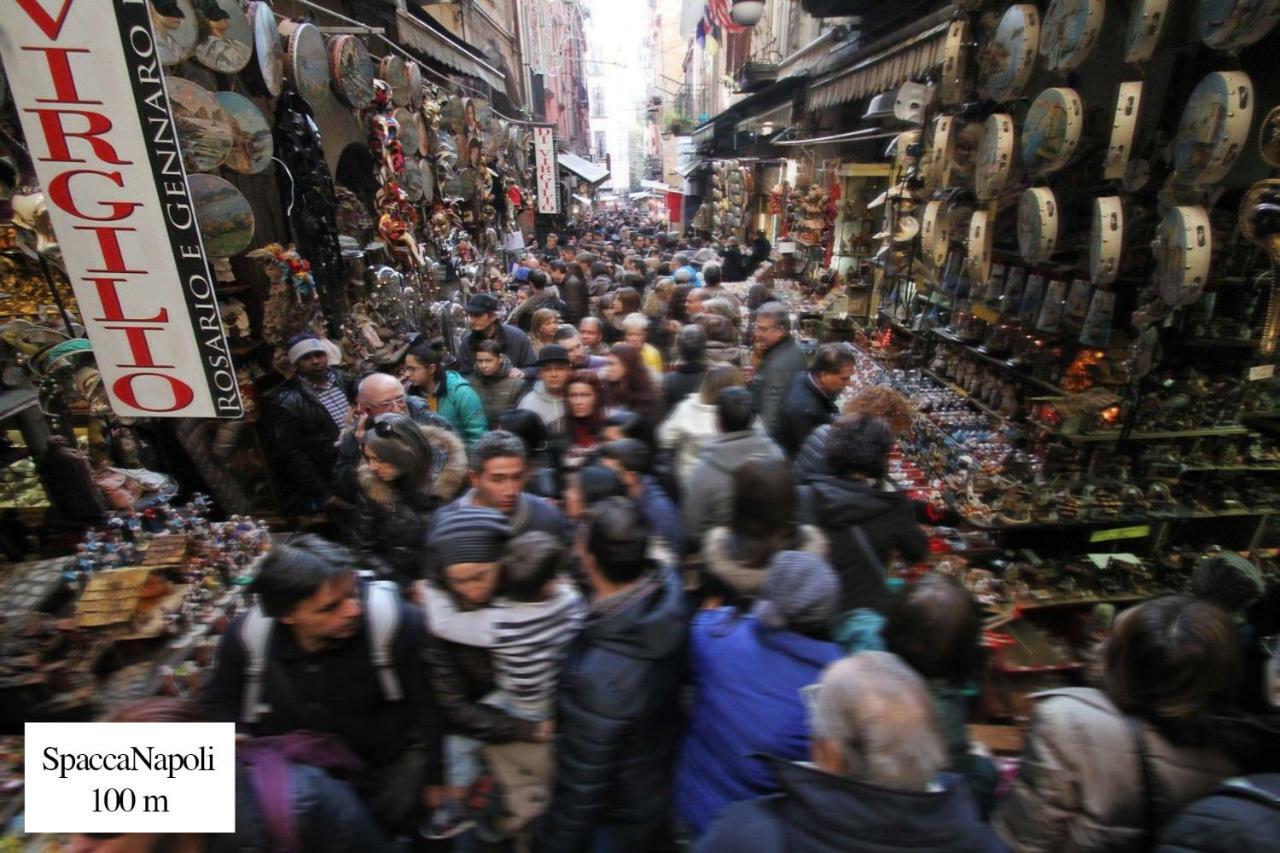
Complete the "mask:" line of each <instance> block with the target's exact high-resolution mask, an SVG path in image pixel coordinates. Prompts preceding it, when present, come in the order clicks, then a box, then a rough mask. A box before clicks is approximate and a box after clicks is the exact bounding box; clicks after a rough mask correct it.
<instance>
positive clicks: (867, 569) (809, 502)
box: [800, 475, 929, 612]
mask: <svg viewBox="0 0 1280 853" xmlns="http://www.w3.org/2000/svg"><path fill="white" fill-rule="evenodd" d="M800 506H801V511H800V516H801V520H803V521H806V522H808V523H811V524H816V525H818V526H820V527H821V528H822V530H823V532H824V533H826V535H827V539H828V540H830V542H831V565H832V566H833V567H834V568H835V570H836V573H837V574H839V575H840V587H841V594H840V611H841V612H847V611H849V610H853V609H855V608H858V607H869V608H871V609H873V610H878V611H883V610H884V608H885V606H886V605H887V604H888V599H889V591H888V588H887V587H886V586H885V575H886V572H887V570H888V566H889V562H890V560H891V558H892V557H893V555H894V554H895V553H896V554H898V555H899V556H901V557H902V559H904V560H906V561H907V562H908V563H915V562H919V561H920V560H923V559H924V557H925V555H926V554H928V551H929V539H928V537H927V536H925V533H924V531H923V530H922V529H921V528H920V525H919V524H917V523H916V519H915V511H914V509H913V507H912V505H911V501H910V499H909V498H908V497H907V494H906V493H905V492H896V491H886V490H885V489H883V488H882V487H880V486H879V485H878V484H875V483H872V482H869V481H865V480H864V481H856V480H849V479H845V478H843V477H833V476H830V475H818V476H815V477H813V478H812V480H811V481H810V483H809V485H807V486H804V487H802V488H801V490H800ZM858 530H861V531H862V535H861V536H859V535H858V534H857V533H856V531H858Z"/></svg>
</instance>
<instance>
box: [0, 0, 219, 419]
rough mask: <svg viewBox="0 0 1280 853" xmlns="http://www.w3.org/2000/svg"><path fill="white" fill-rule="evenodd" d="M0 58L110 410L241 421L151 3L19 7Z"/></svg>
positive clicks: (40, 1) (10, 17)
mask: <svg viewBox="0 0 1280 853" xmlns="http://www.w3.org/2000/svg"><path fill="white" fill-rule="evenodd" d="M5 9H6V11H5V14H4V21H3V25H2V26H0V57H3V60H4V66H5V70H6V72H7V73H8V77H9V87H10V89H12V91H13V99H14V104H15V106H16V108H17V113H18V115H19V117H20V118H21V121H22V129H23V132H24V133H25V134H26V138H27V146H28V148H29V149H30V151H31V156H32V158H33V159H34V161H35V169H36V175H37V176H38V177H39V179H40V186H41V187H42V188H43V189H44V192H45V197H46V201H47V202H48V208H49V218H50V221H51V222H52V223H53V228H54V231H55V232H56V233H57V237H58V242H59V244H60V245H61V248H62V255H63V258H64V260H65V263H66V269H67V274H68V276H69V277H70V279H71V286H72V289H73V290H74V291H75V294H76V299H77V300H78V301H79V303H80V312H81V314H82V315H83V319H84V324H85V328H86V329H87V330H88V333H89V340H90V341H91V342H92V343H93V351H94V356H95V358H96V359H97V363H98V369H99V371H100V372H101V373H102V379H103V385H104V386H105V388H106V391H107V395H108V397H109V399H110V401H111V407H112V408H113V409H114V410H115V411H116V412H117V413H118V414H121V415H128V416H135V417H137V416H144V417H205V418H209V417H225V418H236V417H240V415H241V414H242V408H241V404H240V392H239V388H238V385H237V383H236V372H235V367H234V365H233V364H232V362H231V355H230V353H229V351H228V349H227V342H226V338H225V337H224V335H223V331H222V320H221V317H220V316H219V314H218V303H217V300H216V298H215V295H214V290H213V277H212V276H211V275H210V274H209V266H208V262H207V261H206V259H205V253H204V244H203V242H202V241H201V239H200V231H199V228H198V226H197V224H196V218H195V213H194V210H193V207H192V204H191V197H190V195H189V193H188V191H187V176H186V172H185V171H184V170H183V166H182V157H181V156H180V154H179V151H178V140H177V134H176V132H175V126H174V121H173V115H172V114H171V113H170V111H169V99H168V96H167V94H166V92H165V87H164V74H163V72H162V70H161V68H160V63H159V61H158V60H157V58H156V51H155V38H154V35H153V34H152V29H151V18H150V15H149V13H148V4H147V3H146V2H145V0H110V2H105V0H15V2H13V3H9V4H6V7H5Z"/></svg>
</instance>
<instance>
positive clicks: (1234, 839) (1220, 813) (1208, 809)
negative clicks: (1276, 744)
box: [1155, 773, 1280, 853]
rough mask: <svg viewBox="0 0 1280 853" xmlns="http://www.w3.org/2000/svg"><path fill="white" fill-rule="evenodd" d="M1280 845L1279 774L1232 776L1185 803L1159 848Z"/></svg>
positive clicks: (1222, 850)
mask: <svg viewBox="0 0 1280 853" xmlns="http://www.w3.org/2000/svg"><path fill="white" fill-rule="evenodd" d="M1277 844H1280V773H1260V774H1257V775H1254V776H1243V777H1239V778H1235V779H1228V780H1227V781H1225V782H1223V783H1222V784H1221V785H1219V786H1218V787H1217V788H1216V789H1215V790H1214V791H1213V792H1212V793H1210V794H1209V795H1208V796H1206V797H1204V798H1202V799H1199V800H1196V801H1195V802H1194V803H1192V804H1191V805H1189V806H1187V807H1185V808H1184V809H1183V810H1182V811H1181V812H1180V813H1179V814H1178V816H1177V817H1175V818H1174V819H1173V820H1172V821H1171V822H1170V823H1169V825H1168V826H1166V827H1165V830H1164V832H1162V833H1161V834H1160V844H1159V846H1157V847H1156V848H1155V849H1156V853H1246V851H1253V850H1274V849H1276V845H1277Z"/></svg>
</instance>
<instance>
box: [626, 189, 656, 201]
mask: <svg viewBox="0 0 1280 853" xmlns="http://www.w3.org/2000/svg"><path fill="white" fill-rule="evenodd" d="M627 198H629V199H631V200H632V201H642V200H644V199H646V198H653V193H651V192H649V191H648V190H641V191H640V192H638V193H631V194H630V195H629V196H627Z"/></svg>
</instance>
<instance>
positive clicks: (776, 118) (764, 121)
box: [738, 101, 792, 131]
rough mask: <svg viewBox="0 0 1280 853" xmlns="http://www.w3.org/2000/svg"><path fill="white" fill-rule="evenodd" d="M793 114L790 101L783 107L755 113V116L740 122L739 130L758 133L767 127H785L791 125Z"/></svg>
mask: <svg viewBox="0 0 1280 853" xmlns="http://www.w3.org/2000/svg"><path fill="white" fill-rule="evenodd" d="M791 113H792V109H791V102H790V101H788V102H787V103H785V104H783V105H782V106H779V107H774V108H773V109H769V110H763V111H761V112H758V113H755V114H754V115H750V116H747V117H746V118H744V119H743V120H742V121H740V122H738V130H742V131H757V130H760V129H761V128H763V127H765V126H767V125H773V126H774V127H785V126H786V125H788V124H791Z"/></svg>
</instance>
